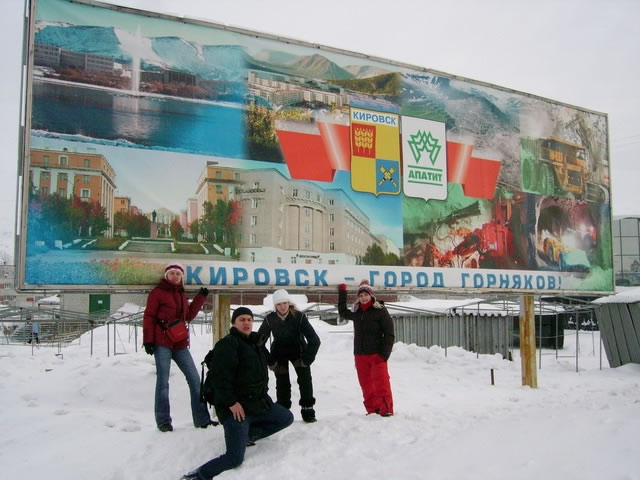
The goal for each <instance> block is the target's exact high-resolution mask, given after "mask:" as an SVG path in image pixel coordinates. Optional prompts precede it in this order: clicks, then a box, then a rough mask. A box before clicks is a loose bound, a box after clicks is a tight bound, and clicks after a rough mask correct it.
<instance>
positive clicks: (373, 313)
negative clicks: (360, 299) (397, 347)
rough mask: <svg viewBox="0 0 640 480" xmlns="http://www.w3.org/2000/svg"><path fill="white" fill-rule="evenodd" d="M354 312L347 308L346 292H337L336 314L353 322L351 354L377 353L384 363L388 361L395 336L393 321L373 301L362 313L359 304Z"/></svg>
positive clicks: (379, 305)
mask: <svg viewBox="0 0 640 480" xmlns="http://www.w3.org/2000/svg"><path fill="white" fill-rule="evenodd" d="M355 310H356V311H355V312H352V311H351V310H349V308H347V291H346V290H339V291H338V312H339V313H340V316H341V317H342V318H346V319H347V320H352V321H353V354H354V355H371V354H375V353H377V354H378V355H380V356H381V357H382V358H383V359H384V360H385V361H386V360H388V359H389V356H390V355H391V350H392V349H393V342H394V340H395V334H394V333H393V321H392V320H391V316H390V315H389V312H388V311H387V309H386V308H385V307H384V305H382V304H381V303H379V302H378V301H376V300H375V298H374V302H373V305H372V306H371V307H370V308H369V309H367V311H362V309H361V308H360V304H358V305H357V307H356V309H355Z"/></svg>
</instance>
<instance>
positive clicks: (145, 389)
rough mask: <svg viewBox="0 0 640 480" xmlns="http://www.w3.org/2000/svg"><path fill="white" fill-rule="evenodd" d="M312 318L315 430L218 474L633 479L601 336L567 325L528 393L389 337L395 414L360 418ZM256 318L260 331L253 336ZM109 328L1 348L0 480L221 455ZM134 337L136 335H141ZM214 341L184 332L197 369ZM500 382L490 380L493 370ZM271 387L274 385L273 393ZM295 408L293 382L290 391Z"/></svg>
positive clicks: (464, 355)
mask: <svg viewBox="0 0 640 480" xmlns="http://www.w3.org/2000/svg"><path fill="white" fill-rule="evenodd" d="M312 323H313V325H314V327H315V328H316V330H317V331H318V333H319V335H320V337H321V339H322V347H321V349H320V353H319V355H318V359H317V361H316V363H314V365H313V377H314V386H315V393H316V397H317V405H316V411H317V415H318V419H319V421H318V422H317V423H315V424H310V425H308V424H304V423H303V422H302V421H301V420H300V414H299V411H298V410H297V409H294V414H295V417H296V421H295V422H294V424H293V425H292V426H291V427H290V428H288V429H286V430H284V431H283V432H280V433H279V434H276V435H274V436H273V437H270V438H267V439H263V440H261V441H260V442H258V444H257V445H256V446H255V447H252V448H249V449H248V450H247V455H246V458H245V462H244V464H243V465H242V466H241V467H240V468H238V469H236V470H232V471H229V472H226V473H224V474H222V475H221V478H228V479H238V480H240V479H251V480H261V479H264V480H267V479H268V480H273V479H281V480H286V479H297V478H305V479H363V480H371V479H385V480H389V479H431V480H440V479H452V480H453V479H462V478H475V479H488V478H509V479H510V480H521V479H532V480H533V479H536V480H539V479H541V478H547V479H563V480H564V479H580V480H588V479H594V480H596V479H597V480H603V479H620V480H622V479H625V480H632V479H640V442H638V432H640V365H627V366H625V367H621V368H617V369H610V368H608V366H607V362H606V358H605V359H604V368H603V369H602V370H600V369H599V363H600V358H599V352H600V350H599V338H598V336H597V333H596V334H595V335H594V336H592V335H591V334H584V333H581V335H580V339H581V341H580V357H579V365H580V371H579V372H576V367H575V359H574V357H573V355H574V354H575V348H576V346H575V343H576V342H575V332H574V331H567V332H566V335H567V337H565V349H564V350H562V351H560V358H558V359H556V357H555V354H554V352H553V351H544V355H543V356H542V369H540V370H538V385H539V387H538V388H537V389H531V388H528V387H523V386H521V373H520V368H521V367H520V359H519V358H518V357H517V352H516V358H515V361H513V362H509V361H506V360H502V358H501V357H499V356H492V355H482V356H480V357H479V358H477V357H476V355H475V354H474V353H470V352H466V351H463V350H461V349H459V348H449V349H448V352H447V356H445V352H444V350H443V349H442V348H439V347H432V348H422V347H417V346H415V345H405V344H396V345H395V347H394V350H393V354H392V356H391V359H390V362H389V366H390V373H391V382H392V387H393V393H394V400H395V408H396V415H395V416H394V417H391V418H381V417H379V416H375V415H374V416H365V415H364V408H363V407H362V400H361V394H360V389H359V387H358V382H357V379H356V374H355V370H354V367H353V356H352V353H351V349H352V330H351V325H350V324H347V325H345V326H330V325H327V324H325V323H322V322H319V321H313V320H312ZM257 326H258V325H257V324H256V325H255V327H256V328H257ZM130 334H131V331H130V330H129V329H128V328H127V327H124V326H123V327H121V328H120V331H119V332H118V339H117V340H118V352H126V353H124V354H119V355H115V356H113V355H111V356H110V357H107V354H106V350H107V349H106V332H105V330H104V328H102V329H98V330H96V331H95V332H94V354H93V356H90V354H89V349H90V341H89V336H88V334H87V335H85V336H84V337H83V338H82V340H81V342H80V344H78V343H76V344H74V345H71V346H69V347H67V348H65V349H63V350H62V353H63V356H56V355H55V354H56V353H57V352H58V350H57V349H52V348H48V347H40V348H36V349H35V351H34V353H33V355H32V353H31V352H32V351H31V347H29V346H15V345H14V346H7V345H1V346H0V426H1V428H0V432H1V433H0V477H1V478H6V479H14V478H38V479H48V480H58V479H60V480H70V479H74V480H76V479H77V480H89V479H91V480H101V479H104V480H127V479H132V480H133V479H135V480H138V479H154V480H165V479H167V480H173V479H178V478H180V476H181V475H182V474H183V473H184V472H187V471H189V470H191V469H192V468H194V467H196V466H198V465H200V464H201V463H203V462H204V461H206V460H208V459H209V458H211V457H213V456H216V455H219V454H221V453H222V452H223V451H224V440H223V430H222V428H221V427H217V428H208V429H206V430H201V429H194V428H193V427H192V425H191V415H190V412H189V402H188V391H187V386H186V383H185V381H184V377H183V376H182V374H181V373H180V372H179V371H177V369H176V368H175V366H174V368H173V369H172V370H173V371H172V378H171V384H170V385H171V406H172V416H173V424H174V427H175V431H174V432H172V433H160V432H159V431H158V430H157V429H156V427H155V422H154V418H153V390H154V382H155V371H154V364H153V358H152V357H150V356H148V355H146V354H145V353H144V352H143V351H141V350H140V349H139V351H138V352H135V348H134V347H135V344H134V342H133V340H131V341H129V338H133V337H132V336H130ZM138 338H140V337H138ZM210 347H211V338H210V336H209V335H207V334H206V333H204V334H203V333H202V329H201V327H200V326H196V327H195V331H194V334H192V353H193V356H194V358H195V359H196V362H199V361H200V360H201V359H202V358H203V357H204V355H205V354H206V352H207V351H208V350H209V348H210ZM492 368H493V369H494V372H495V385H494V386H492V385H491V384H490V370H491V369H492ZM274 384H275V381H274V380H273V378H272V381H271V393H272V394H273V395H274ZM293 390H294V402H297V398H296V397H295V396H297V386H295V384H294V389H293Z"/></svg>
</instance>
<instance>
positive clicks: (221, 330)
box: [211, 293, 231, 346]
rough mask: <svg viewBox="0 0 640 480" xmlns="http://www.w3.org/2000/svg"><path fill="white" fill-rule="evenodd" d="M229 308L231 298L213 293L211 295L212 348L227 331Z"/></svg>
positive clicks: (229, 318)
mask: <svg viewBox="0 0 640 480" xmlns="http://www.w3.org/2000/svg"><path fill="white" fill-rule="evenodd" d="M230 307H231V297H230V296H229V295H222V294H220V293H215V294H214V295H213V309H212V312H211V313H212V316H211V341H212V342H213V343H212V346H213V345H215V344H216V343H217V341H218V340H220V339H221V338H222V337H224V335H225V334H226V332H227V331H228V330H229V322H230V320H231V317H230V316H229V309H230Z"/></svg>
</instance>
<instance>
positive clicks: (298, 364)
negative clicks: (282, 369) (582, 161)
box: [293, 358, 308, 368]
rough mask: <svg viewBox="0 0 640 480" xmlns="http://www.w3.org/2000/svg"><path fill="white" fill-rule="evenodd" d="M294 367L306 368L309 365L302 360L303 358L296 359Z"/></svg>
mask: <svg viewBox="0 0 640 480" xmlns="http://www.w3.org/2000/svg"><path fill="white" fill-rule="evenodd" d="M293 366H294V367H296V368H305V367H308V365H307V364H306V363H304V360H302V359H301V358H296V359H295V360H294V361H293Z"/></svg>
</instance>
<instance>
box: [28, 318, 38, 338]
mask: <svg viewBox="0 0 640 480" xmlns="http://www.w3.org/2000/svg"><path fill="white" fill-rule="evenodd" d="M29 320H31V317H27V321H29ZM32 341H33V342H36V343H37V344H38V345H39V344H40V322H31V338H29V343H31V342H32Z"/></svg>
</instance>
